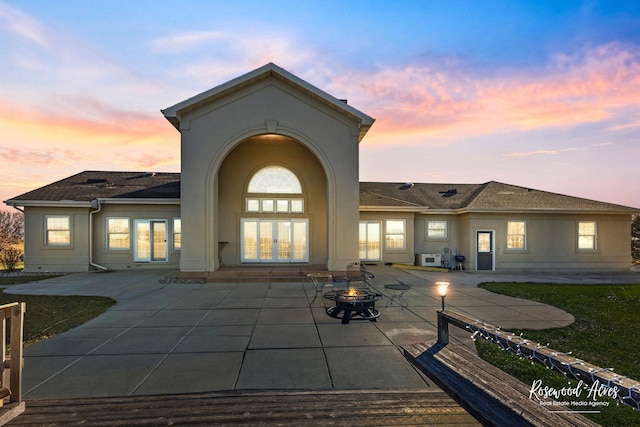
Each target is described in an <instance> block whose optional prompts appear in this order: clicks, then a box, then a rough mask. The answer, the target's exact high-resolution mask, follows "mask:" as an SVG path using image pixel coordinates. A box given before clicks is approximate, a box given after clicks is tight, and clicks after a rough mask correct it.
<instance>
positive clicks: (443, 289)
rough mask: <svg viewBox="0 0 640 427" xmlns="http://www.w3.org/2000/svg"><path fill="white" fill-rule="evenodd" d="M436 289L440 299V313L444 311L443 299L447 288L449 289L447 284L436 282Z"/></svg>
mask: <svg viewBox="0 0 640 427" xmlns="http://www.w3.org/2000/svg"><path fill="white" fill-rule="evenodd" d="M436 286H437V287H438V295H440V297H441V298H442V311H444V297H446V296H447V288H449V282H436Z"/></svg>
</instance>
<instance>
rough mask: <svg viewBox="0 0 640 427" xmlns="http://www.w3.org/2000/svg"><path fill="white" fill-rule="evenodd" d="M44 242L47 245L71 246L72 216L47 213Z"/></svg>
mask: <svg viewBox="0 0 640 427" xmlns="http://www.w3.org/2000/svg"><path fill="white" fill-rule="evenodd" d="M44 244H45V245H46V246H71V217H70V216H69V215H45V217H44Z"/></svg>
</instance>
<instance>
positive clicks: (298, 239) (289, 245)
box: [241, 218, 309, 263]
mask: <svg viewBox="0 0 640 427" xmlns="http://www.w3.org/2000/svg"><path fill="white" fill-rule="evenodd" d="M241 232H242V236H241V241H242V248H241V252H242V262H263V263H286V262H309V244H308V241H309V220H308V219H286V220H284V219H278V220H274V219H249V218H244V219H242V229H241Z"/></svg>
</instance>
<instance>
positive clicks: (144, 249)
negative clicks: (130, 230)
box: [133, 219, 168, 262]
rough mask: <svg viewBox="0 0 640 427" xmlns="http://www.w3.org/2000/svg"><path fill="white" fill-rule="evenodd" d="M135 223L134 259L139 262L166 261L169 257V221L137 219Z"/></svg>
mask: <svg viewBox="0 0 640 427" xmlns="http://www.w3.org/2000/svg"><path fill="white" fill-rule="evenodd" d="M134 224H135V227H134V230H135V240H134V242H135V247H134V254H133V260H134V261H137V262H152V261H153V262H166V261H167V259H168V250H167V221H165V220H150V219H136V220H134Z"/></svg>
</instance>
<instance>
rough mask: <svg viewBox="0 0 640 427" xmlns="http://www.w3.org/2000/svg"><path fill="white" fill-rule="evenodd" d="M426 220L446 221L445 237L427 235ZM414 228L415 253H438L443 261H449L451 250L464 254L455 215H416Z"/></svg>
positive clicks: (457, 219) (457, 220)
mask: <svg viewBox="0 0 640 427" xmlns="http://www.w3.org/2000/svg"><path fill="white" fill-rule="evenodd" d="M428 221H446V222H447V237H446V238H433V237H427V223H428ZM415 230H416V232H415V242H416V245H415V253H416V254H440V255H442V260H443V261H450V257H451V253H452V251H455V253H456V254H460V255H465V254H464V253H462V252H463V250H462V249H461V242H460V224H459V218H458V217H457V216H456V215H444V214H432V215H417V216H416V224H415ZM465 256H466V255H465Z"/></svg>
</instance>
